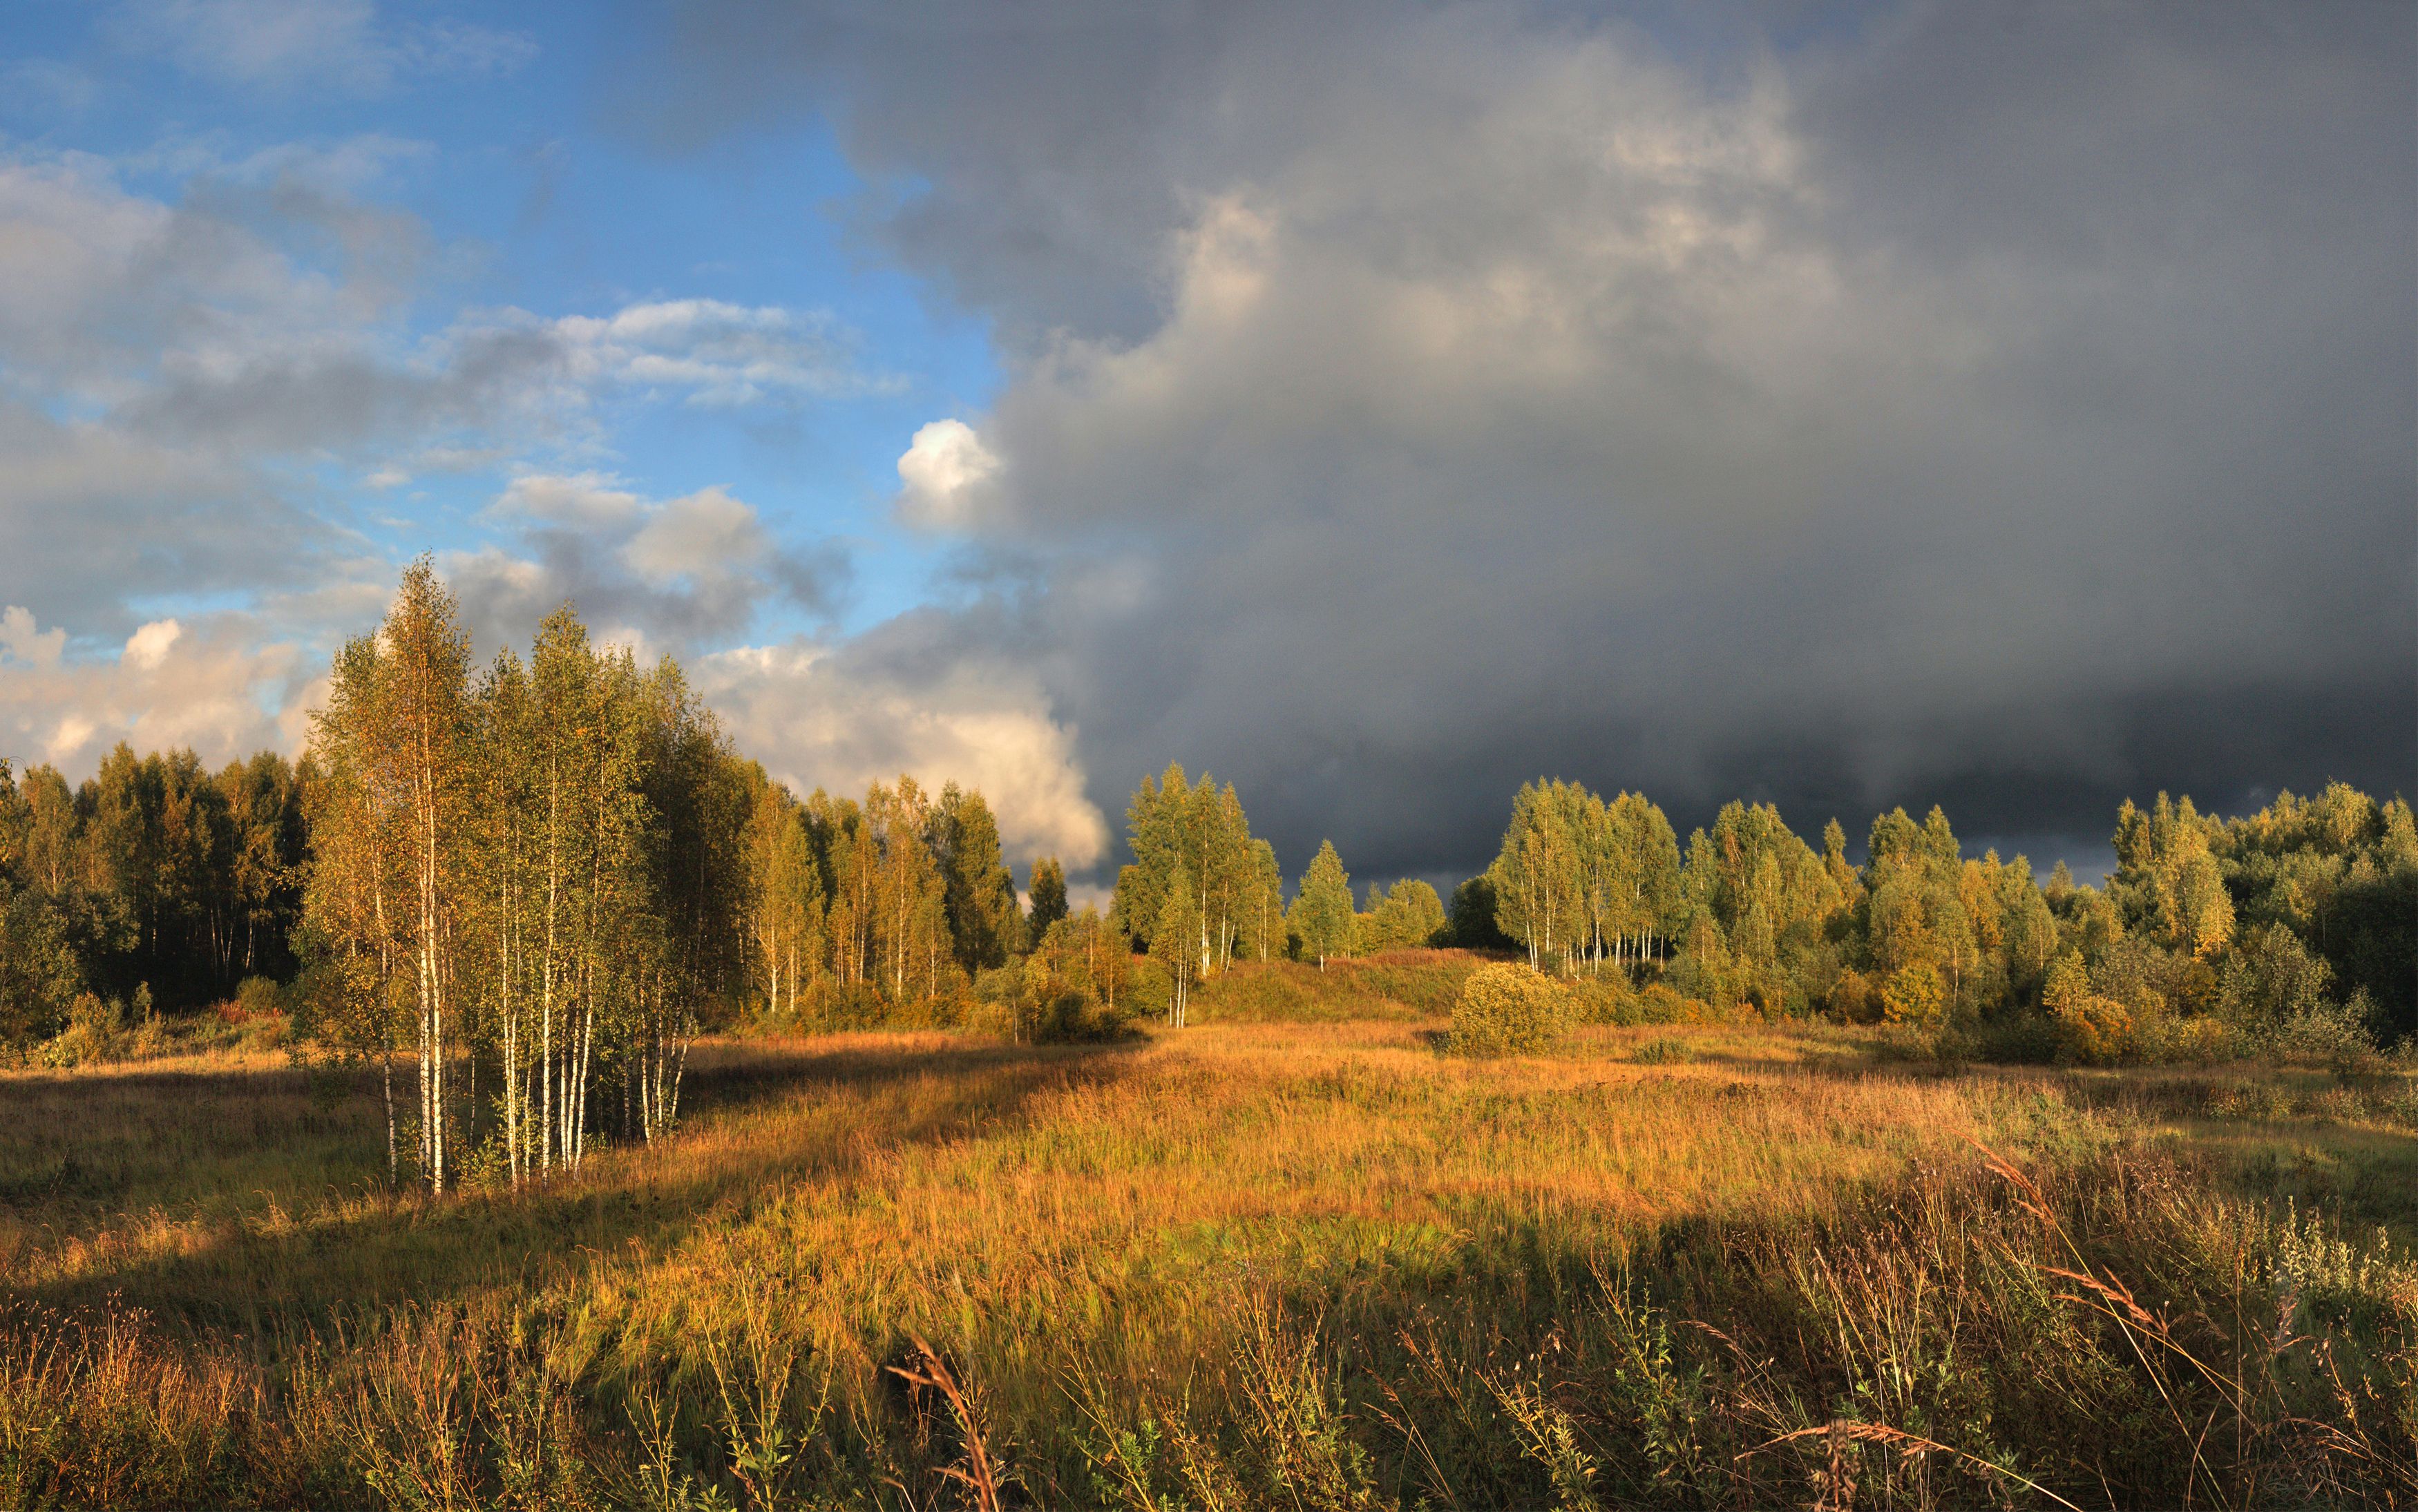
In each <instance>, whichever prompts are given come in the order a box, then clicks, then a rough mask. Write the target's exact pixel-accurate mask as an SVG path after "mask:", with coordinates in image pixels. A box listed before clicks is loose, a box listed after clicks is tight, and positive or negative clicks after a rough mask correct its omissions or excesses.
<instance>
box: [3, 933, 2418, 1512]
mask: <svg viewBox="0 0 2418 1512" xmlns="http://www.w3.org/2000/svg"><path fill="white" fill-rule="evenodd" d="M1471 966H1472V962H1471V961H1470V959H1469V958H1468V957H1466V956H1463V955H1459V954H1458V953H1451V952H1401V953H1397V954H1394V955H1386V956H1383V957H1380V958H1377V959H1374V960H1369V961H1359V962H1337V963H1334V965H1333V966H1332V967H1331V969H1329V970H1324V971H1322V970H1319V969H1317V968H1316V967H1314V966H1309V965H1304V964H1298V963H1276V964H1272V965H1267V966H1245V967H1241V968H1238V969H1236V970H1232V971H1231V972H1229V973H1227V974H1225V975H1224V976H1221V977H1219V978H1217V979H1216V980H1215V981H1212V982H1210V983H1207V984H1204V985H1202V986H1201V988H1200V989H1199V991H1198V992H1197V993H1196V995H1195V997H1194V999H1193V1003H1192V1008H1191V1016H1192V1024H1191V1027H1188V1028H1186V1029H1184V1030H1181V1031H1171V1030H1152V1031H1147V1032H1144V1033H1142V1034H1140V1035H1139V1036H1138V1037H1135V1038H1131V1039H1128V1040H1125V1041H1121V1042H1116V1043H1109V1044H1102V1045H1092V1046H1032V1045H1019V1044H1016V1043H1012V1042H1010V1041H1006V1040H1002V1039H999V1038H993V1037H987V1036H984V1035H980V1034H974V1033H969V1032H940V1031H925V1032H883V1033H845V1034H832V1035H822V1036H812V1037H806V1036H786V1037H785V1036H778V1035H752V1036H740V1037H727V1038H722V1039H718V1040H713V1041H710V1042H707V1043H705V1044H703V1045H701V1046H699V1047H698V1048H697V1050H696V1055H695V1059H694V1061H693V1062H692V1065H691V1069H690V1073H689V1074H690V1077H691V1078H692V1080H691V1091H690V1092H689V1094H688V1101H687V1103H686V1105H685V1111H684V1115H683V1119H682V1122H681V1125H680V1126H679V1127H678V1128H677V1130H675V1131H673V1132H671V1133H670V1134H668V1135H666V1137H665V1138H664V1140H663V1141H662V1142H660V1143H658V1144H657V1145H656V1146H655V1147H654V1148H652V1149H635V1148H630V1147H617V1148H608V1149H606V1150H605V1151H604V1152H603V1153H600V1154H599V1155H598V1156H597V1157H595V1158H594V1159H592V1160H591V1162H590V1163H589V1166H588V1168H586V1170H585V1171H583V1172H582V1174H581V1175H579V1176H578V1177H577V1178H576V1179H562V1180H557V1181H555V1182H552V1183H549V1184H543V1185H540V1186H537V1187H535V1188H534V1189H530V1190H524V1191H522V1192H520V1193H517V1194H515V1193H512V1192H509V1191H506V1190H503V1189H501V1188H500V1184H498V1183H497V1181H496V1180H495V1177H496V1174H497V1173H496V1172H495V1171H493V1170H492V1169H490V1170H485V1171H483V1172H482V1171H480V1170H478V1169H477V1168H474V1169H473V1176H472V1180H471V1181H470V1182H469V1183H468V1184H467V1185H466V1187H465V1189H462V1190H459V1191H456V1192H452V1193H448V1194H446V1195H444V1196H441V1197H431V1196H429V1195H427V1194H426V1193H425V1192H424V1191H422V1190H419V1189H416V1188H408V1187H406V1189H405V1190H402V1191H397V1190H395V1189H394V1188H393V1187H391V1186H390V1184H388V1183H387V1181H386V1179H385V1163H384V1162H385V1157H384V1146H383V1128H384V1124H383V1115H382V1113H381V1112H380V1110H379V1107H378V1105H377V1103H376V1100H375V1090H374V1088H373V1087H371V1086H369V1085H366V1084H364V1083H363V1082H362V1081H361V1080H360V1079H359V1078H358V1077H340V1076H336V1075H333V1074H330V1073H328V1072H325V1071H317V1072H314V1071H312V1070H310V1069H307V1068H304V1067H300V1066H298V1065H296V1064H294V1063H292V1062H291V1061H289V1060H288V1059H287V1058H286V1057H285V1056H284V1055H283V1054H282V1053H279V1052H274V1051H264V1050H258V1049H249V1050H247V1049H243V1048H240V1047H237V1048H232V1049H224V1050H220V1051H216V1052H212V1053H207V1054H195V1055H186V1056H178V1057H168V1058H163V1059H158V1060H152V1061H140V1062H134V1063H130V1064H126V1065H118V1066H97V1067H87V1068H83V1069H78V1070H72V1071H23V1072H14V1073H8V1074H7V1075H5V1076H4V1077H0V1261H5V1264H6V1268H7V1269H6V1275H7V1280H8V1288H7V1303H6V1309H5V1313H0V1504H7V1505H11V1506H26V1507H47V1506H62V1507H64V1506H99V1505H108V1506H122V1507H145V1506H158V1507H187V1506H247V1505H260V1506H280V1507H333V1506H362V1505H367V1506H393V1507H467V1506H520V1507H538V1506H546V1507H583V1506H595V1507H619V1506H633V1507H654V1508H707V1507H716V1508H742V1507H743V1508H775V1507H778V1508H791V1507H798V1508H808V1507H842V1506H851V1507H852V1506H880V1507H888V1508H898V1509H926V1508H946V1507H956V1506H976V1507H987V1506H994V1505H996V1506H1016V1505H1032V1506H1050V1507H1060V1506H1064V1507H1117V1508H1133V1509H1137V1512H1139V1509H1153V1512H1155V1509H1162V1508H1175V1507H1201V1508H1248V1507H1286V1508H1301V1509H1311V1508H1395V1507H1400V1508H1406V1509H1407V1508H1416V1507H1431V1508H1447V1507H1449V1508H1465V1509H1477V1508H1489V1507H1506V1508H1508V1507H1538V1506H1554V1507H1563V1508H1578V1507H1590V1506H1599V1505H1624V1506H1625V1505H1668V1506H1760V1505H1774V1504H1794V1505H1809V1504H1810V1505H1814V1506H1822V1507H1835V1508H1846V1507H1849V1506H1889V1507H1930V1506H1941V1507H1945V1506H1967V1505H2014V1506H2027V1507H2030V1506H2060V1505H2062V1506H2083V1507H2103V1506H2138V1505H2148V1504H2157V1505H2184V1504H2189V1505H2208V1506H2241V1507H2248V1506H2262V1505H2306V1504H2335V1505H2345V1506H2352V1505H2358V1506H2410V1505H2413V1504H2418V1263H2413V1261H2412V1260H2411V1259H2410V1245H2411V1244H2412V1243H2413V1241H2418V1132H2413V1131H2418V1090H2414V1089H2413V1085H2412V1079H2411V1073H2410V1067H2409V1066H2407V1065H2406V1064H2403V1063H2400V1062H2396V1061H2382V1060H2375V1061H2369V1062H2367V1063H2364V1064H2360V1065H2355V1066H2353V1065H2338V1066H2303V1067H2297V1068H2296V1067H2290V1066H2283V1067H2277V1066H2267V1065H2256V1066H2254V1065H2250V1064H2247V1063H2239V1064H2219V1065H2211V1066H2201V1067H2189V1068H2172V1067H2168V1068H2159V1069H2154V1070H2079V1069H2077V1070H2060V1069H2054V1068H2009V1067H1982V1066H1957V1065H1952V1064H1950V1065H1943V1064H1940V1063H1937V1062H1936V1061H1922V1060H1909V1059H1905V1058H1904V1057H1902V1056H1900V1055H1897V1054H1894V1053H1892V1049H1891V1046H1890V1043H1889V1042H1888V1041H1887V1040H1885V1039H1884V1038H1883V1037H1882V1036H1881V1035H1880V1034H1879V1033H1878V1032H1877V1031H1869V1030H1859V1029H1853V1028H1844V1027H1831V1026H1825V1025H1815V1024H1807V1023H1784V1024H1766V1023H1764V1022H1762V1021H1761V1020H1760V1019H1755V1018H1747V1019H1742V1020H1738V1021H1734V1022H1722V1023H1695V1024H1645V1025H1633V1026H1630V1027H1616V1026H1613V1025H1593V1026H1587V1027H1583V1028H1580V1029H1578V1030H1577V1031H1575V1032H1573V1033H1572V1034H1571V1035H1570V1037H1569V1039H1568V1040H1567V1042H1566V1043H1564V1044H1562V1045H1560V1046H1557V1047H1555V1048H1553V1050H1551V1051H1550V1052H1548V1053H1543V1054H1538V1055H1533V1056H1523V1057H1512V1058H1506V1059H1500V1060H1487V1061H1473V1060H1467V1059H1462V1058H1458V1057H1453V1056H1448V1055H1446V1054H1444V1053H1443V1051H1442V1046H1443V1043H1444V1040H1445V1030H1446V1024H1447V1022H1448V1016H1449V1012H1450V1007H1451V1003H1452V1000H1453V998H1454V995H1455V993H1456V991H1457V990H1458V987H1459V985H1460V983H1461V981H1462V978H1463V977H1464V976H1465V975H1466V973H1467V972H1468V970H1470V968H1471Z"/></svg>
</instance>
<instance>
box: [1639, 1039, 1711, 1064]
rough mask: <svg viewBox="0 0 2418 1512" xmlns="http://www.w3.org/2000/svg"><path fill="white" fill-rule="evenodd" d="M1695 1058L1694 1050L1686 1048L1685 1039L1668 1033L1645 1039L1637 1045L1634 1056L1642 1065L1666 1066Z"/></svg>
mask: <svg viewBox="0 0 2418 1512" xmlns="http://www.w3.org/2000/svg"><path fill="white" fill-rule="evenodd" d="M1695 1058H1696V1056H1695V1052H1694V1051H1692V1050H1691V1049H1689V1048H1688V1042H1687V1041H1686V1040H1682V1039H1675V1038H1673V1037H1672V1036H1670V1035H1668V1034H1664V1035H1660V1036H1659V1037H1657V1038H1655V1039H1650V1040H1647V1041H1646V1042H1645V1044H1643V1045H1641V1046H1638V1047H1637V1054H1636V1056H1635V1057H1634V1059H1635V1060H1636V1061H1637V1063H1638V1064H1639V1065H1642V1066H1666V1065H1672V1064H1675V1063H1676V1062H1678V1061H1692V1060H1694V1059H1695Z"/></svg>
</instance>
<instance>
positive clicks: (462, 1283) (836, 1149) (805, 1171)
mask: <svg viewBox="0 0 2418 1512" xmlns="http://www.w3.org/2000/svg"><path fill="white" fill-rule="evenodd" d="M866 1038H867V1039H869V1037H866ZM1138 1048H1140V1047H1139V1046H1130V1045H1124V1046H1048V1047H1033V1046H998V1045H983V1044H974V1043H967V1042H953V1043H946V1044H941V1045H937V1046H935V1045H929V1044H921V1045H918V1044H904V1045H901V1044H889V1045H885V1044H881V1043H879V1042H872V1043H867V1042H866V1040H865V1039H859V1038H858V1037H853V1036H851V1037H850V1038H849V1041H847V1042H845V1043H842V1044H840V1045H837V1046H832V1047H829V1048H819V1047H817V1046H814V1045H813V1044H812V1043H811V1042H798V1043H796V1044H794V1045H773V1046H739V1047H731V1048H727V1049H719V1048H718V1049H717V1050H716V1052H715V1053H713V1054H710V1055H706V1056H703V1057H701V1058H700V1061H699V1063H698V1064H697V1065H696V1067H695V1068H694V1069H693V1071H692V1072H691V1076H690V1080H689V1082H688V1086H687V1089H686V1091H685V1092H684V1094H683V1101H684V1103H685V1104H686V1107H687V1108H688V1109H689V1110H690V1111H689V1112H688V1113H687V1115H686V1116H685V1118H684V1121H683V1122H684V1125H685V1126H684V1127H683V1128H682V1129H681V1131H680V1132H679V1133H676V1134H674V1135H672V1136H670V1137H669V1138H667V1139H666V1141H665V1142H664V1144H663V1145H662V1146H661V1147H659V1148H655V1149H647V1148H638V1147H631V1146H628V1145H620V1146H607V1147H605V1148H604V1149H603V1150H601V1151H599V1152H598V1153H595V1154H594V1155H593V1156H591V1159H590V1162H589V1167H588V1168H587V1169H586V1170H584V1171H583V1172H582V1174H581V1175H580V1176H578V1177H576V1178H556V1179H554V1180H552V1181H549V1182H546V1183H543V1184H537V1185H534V1186H531V1187H528V1188H525V1189H524V1190H522V1191H520V1192H518V1193H513V1192H511V1191H508V1190H476V1191H467V1192H459V1193H454V1194H449V1195H447V1196H445V1197H442V1198H429V1197H427V1196H425V1195H423V1194H421V1193H418V1192H416V1191H405V1192H392V1191H386V1190H380V1189H376V1188H373V1187H368V1186H362V1187H360V1188H357V1189H356V1191H355V1193H354V1195H352V1196H350V1197H348V1198H345V1199H343V1200H335V1201H330V1200H325V1199H321V1200H318V1201H316V1202H315V1203H307V1204H306V1203H300V1202H287V1201H280V1200H277V1199H274V1198H271V1199H269V1200H268V1201H266V1202H263V1203H259V1204H256V1205H255V1206H254V1207H253V1208H252V1209H251V1210H249V1211H247V1212H245V1213H243V1214H240V1215H230V1216H228V1217H226V1218H223V1219H221V1220H218V1221H214V1222H207V1223H203V1224H199V1225H194V1226H191V1227H187V1228H184V1229H178V1230H177V1231H176V1232H174V1233H172V1234H169V1235H166V1236H153V1237H152V1238H150V1239H149V1240H147V1241H145V1240H144V1238H143V1236H141V1235H139V1234H138V1235H137V1236H136V1241H137V1242H133V1243H125V1242H120V1243H117V1244H115V1245H110V1246H107V1247H96V1248H94V1249H92V1250H91V1251H90V1252H89V1253H88V1255H87V1259H86V1263H85V1264H84V1268H83V1269H82V1270H81V1271H80V1272H79V1273H78V1274H76V1275H73V1276H72V1277H71V1278H68V1279H63V1280H58V1281H54V1282H49V1283H46V1284H40V1285H36V1286H31V1287H21V1288H16V1289H13V1294H14V1296H15V1298H16V1299H17V1300H20V1301H25V1302H32V1303H36V1304H38V1305H40V1306H48V1307H53V1308H58V1309H78V1308H84V1307H91V1306H99V1305H102V1304H115V1305H117V1306H129V1307H136V1308H140V1309H142V1310H144V1311H145V1312H146V1313H149V1314H150V1315H152V1316H153V1317H154V1318H155V1319H156V1320H158V1321H161V1323H163V1324H166V1325H168V1326H170V1327H172V1328H177V1329H183V1330H190V1331H192V1332H195V1333H219V1334H226V1333H235V1334H242V1335H249V1336H265V1335H272V1334H279V1333H283V1332H285V1331H287V1330H289V1329H291V1328H293V1327H295V1326H298V1325H302V1326H310V1327H314V1328H320V1327H325V1326H328V1325H329V1324H330V1323H331V1322H333V1321H348V1320H352V1319H358V1318H363V1317H367V1316H371V1315H373V1314H375V1312H377V1311H379V1310H381V1309H384V1308H387V1307H390V1306H393V1305H395V1304H398V1303H405V1302H438V1301H444V1300H447V1299H451V1298H455V1297H459V1296H462V1295H464V1294H467V1293H469V1292H473V1291H481V1290H484V1289H489V1288H498V1287H501V1288H510V1289H515V1290H518V1289H522V1288H525V1287H527V1286H529V1285H533V1284H536V1283H539V1282H542V1281H544V1280H547V1279H553V1278H559V1277H560V1276H562V1275H565V1274H566V1273H570V1274H576V1273H578V1272H582V1271H584V1270H586V1269H587V1268H588V1267H589V1266H591V1265H592V1264H594V1263H595V1262H596V1261H597V1260H599V1259H601V1258H603V1257H605V1256H609V1255H620V1254H626V1253H628V1252H629V1251H630V1250H631V1248H632V1247H633V1246H634V1245H635V1246H636V1247H638V1248H640V1249H643V1250H647V1251H650V1252H661V1251H663V1250H665V1249H666V1248H669V1247H671V1246H674V1245H678V1244H679V1243H681V1241H682V1240H683V1239H684V1238H686V1237H687V1236H688V1235H689V1234H691V1233H693V1232H696V1231H697V1230H699V1229H703V1228H706V1227H708V1226H716V1225H727V1224H737V1223H741V1222H743V1221H745V1220H746V1218H747V1217H748V1216H749V1215H750V1214H751V1213H752V1212H753V1211H754V1209H755V1207H756V1205H757V1204H758V1202H759V1201H761V1200H762V1199H764V1197H765V1195H766V1194H767V1193H770V1192H773V1191H776V1190H777V1189H779V1188H782V1187H785V1186H788V1185H792V1184H837V1185H846V1184H849V1183H850V1182H852V1181H855V1180H857V1179H859V1177H860V1175H861V1173H862V1172H863V1170H864V1168H865V1167H866V1165H867V1164H868V1163H869V1162H871V1161H873V1160H875V1159H876V1158H878V1157H879V1156H880V1154H882V1153H886V1152H888V1151H891V1150H895V1149H898V1148H902V1147H906V1146H912V1145H938V1144H943V1143H946V1142H949V1141H951V1140H954V1139H958V1138H966V1137H968V1136H970V1135H972V1134H974V1133H977V1132H980V1131H986V1130H989V1131H995V1130H997V1129H999V1128H1000V1127H1001V1126H1002V1125H1003V1124H1005V1125H1013V1124H1015V1123H1018V1122H1020V1121H1022V1120H1024V1119H1025V1118H1027V1117H1028V1116H1029V1112H1028V1110H1029V1107H1030V1105H1031V1104H1032V1103H1033V1100H1034V1099H1035V1098H1036V1097H1040V1096H1044V1095H1048V1094H1050V1093H1054V1092H1061V1091H1064V1090H1068V1089H1080V1088H1087V1087H1096V1086H1100V1085H1104V1084H1106V1083H1109V1082H1110V1081H1113V1080H1115V1079H1117V1078H1119V1077H1122V1076H1124V1075H1125V1074H1126V1072H1127V1070H1128V1069H1129V1068H1130V1066H1131V1065H1132V1063H1133V1061H1134V1052H1135V1050H1136V1049H1138ZM261 1074H263V1075H281V1074H282V1075H289V1076H290V1075H291V1074H290V1073H274V1072H270V1073H261ZM242 1075H243V1074H242V1073H229V1074H225V1075H224V1076H222V1075H220V1074H212V1076H211V1077H207V1078H203V1079H200V1080H193V1079H185V1080H177V1081H167V1082H162V1083H161V1084H160V1085H158V1086H156V1087H154V1088H153V1089H152V1091H153V1092H154V1093H155V1094H156V1095H158V1096H160V1097H163V1098H179V1097H181V1098H186V1099H189V1100H190V1106H188V1107H185V1108H184V1109H182V1110H181V1111H182V1115H183V1116H184V1117H185V1118H188V1119H200V1120H203V1121H207V1120H208V1119H210V1118H211V1116H212V1114H213V1112H214V1111H215V1109H214V1107H213V1103H214V1102H215V1101H217V1100H219V1099H223V1098H229V1097H233V1098H242V1097H245V1096H247V1095H249V1094H250V1093H249V1090H248V1089H244V1088H242V1087H240V1086H235V1087H230V1086H229V1084H228V1080H227V1077H238V1078H239V1077H241V1076H242ZM287 1095H288V1096H295V1095H297V1093H295V1092H293V1091H291V1090H289V1092H288V1093H287ZM834 1103H843V1104H845V1105H847V1107H846V1111H845V1113H844V1114H842V1115H840V1116H836V1117H824V1118H818V1117H817V1116H816V1113H817V1110H818V1109H819V1108H826V1107H830V1106H831V1105H833V1104H834ZM785 1107H795V1108H796V1109H797V1116H796V1119H795V1123H794V1126H791V1123H790V1121H789V1120H788V1118H787V1117H786V1116H785V1113H784V1108H785ZM376 1133H377V1138H379V1139H380V1141H382V1139H383V1128H382V1123H380V1124H379V1125H378V1126H377V1128H376ZM375 1157H376V1160H377V1162H378V1163H381V1164H382V1160H383V1147H382V1142H381V1144H380V1145H379V1147H378V1148H377V1149H376V1151H375ZM264 1195H267V1194H264Z"/></svg>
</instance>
